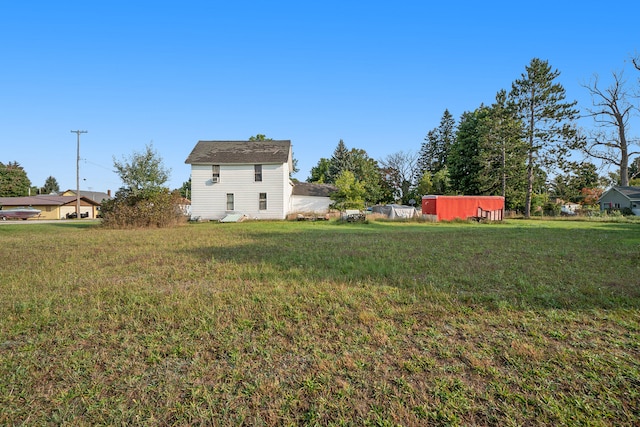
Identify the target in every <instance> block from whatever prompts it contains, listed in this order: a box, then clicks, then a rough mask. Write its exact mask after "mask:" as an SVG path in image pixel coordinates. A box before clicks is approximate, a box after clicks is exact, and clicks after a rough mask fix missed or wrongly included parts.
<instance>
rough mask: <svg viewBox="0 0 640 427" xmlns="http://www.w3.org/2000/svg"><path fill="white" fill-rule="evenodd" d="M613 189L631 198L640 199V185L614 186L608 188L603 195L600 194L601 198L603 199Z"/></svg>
mask: <svg viewBox="0 0 640 427" xmlns="http://www.w3.org/2000/svg"><path fill="white" fill-rule="evenodd" d="M611 191H617V192H618V193H620V194H622V195H623V196H624V197H626V198H627V199H629V200H640V187H620V186H618V187H612V188H610V189H609V190H607V191H606V192H605V193H604V194H603V195H602V196H600V200H602V199H603V198H604V197H605V196H606V195H607V194H609V193H610V192H611Z"/></svg>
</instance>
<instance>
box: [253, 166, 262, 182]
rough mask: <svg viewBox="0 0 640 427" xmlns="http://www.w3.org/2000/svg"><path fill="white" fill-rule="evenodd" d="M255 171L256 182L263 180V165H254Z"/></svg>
mask: <svg viewBox="0 0 640 427" xmlns="http://www.w3.org/2000/svg"><path fill="white" fill-rule="evenodd" d="M253 173H254V176H255V180H256V182H261V181H262V165H254V166H253Z"/></svg>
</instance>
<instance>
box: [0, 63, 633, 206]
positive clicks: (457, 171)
mask: <svg viewBox="0 0 640 427" xmlns="http://www.w3.org/2000/svg"><path fill="white" fill-rule="evenodd" d="M631 63H632V65H633V68H634V69H635V70H637V71H640V57H638V58H631ZM559 75H560V72H559V71H558V70H554V69H553V68H552V67H551V65H550V64H549V63H548V61H545V60H541V59H538V58H534V59H532V60H531V62H530V63H529V64H528V65H527V66H526V67H525V71H524V72H523V73H522V74H521V76H520V77H519V78H517V79H516V80H514V82H513V83H512V84H511V88H510V90H509V91H507V90H505V89H501V90H499V91H498V92H497V93H496V96H495V99H494V100H493V102H492V103H491V104H488V105H484V104H482V105H480V106H479V107H477V108H476V109H475V110H473V111H466V112H464V113H462V115H461V116H460V118H459V119H458V120H457V121H456V119H455V118H454V117H453V115H452V114H451V113H450V112H449V110H448V109H445V111H444V112H443V114H442V117H441V119H440V122H439V125H438V126H436V127H435V128H434V129H431V130H429V131H428V132H427V134H426V136H425V138H424V140H423V142H422V143H421V145H420V147H419V149H418V150H417V151H415V152H413V151H410V152H404V151H399V152H396V153H393V154H389V155H387V156H386V157H385V158H383V159H380V160H375V159H373V158H371V157H369V155H368V154H367V152H366V151H365V150H364V149H360V148H351V149H348V148H347V146H346V144H345V143H344V141H343V140H340V141H339V142H338V145H337V147H336V148H335V150H334V152H333V155H332V157H331V158H321V159H320V160H319V161H318V163H317V165H316V166H314V167H313V168H312V169H311V173H310V176H309V177H308V178H307V181H308V182H315V183H330V184H334V185H335V186H336V188H337V191H336V192H335V193H334V194H333V195H332V198H333V200H334V207H336V208H338V209H348V208H362V207H364V206H370V205H374V204H379V203H392V202H399V203H403V204H409V205H414V204H416V205H417V204H419V203H420V200H421V197H422V196H423V195H425V194H465V195H500V196H503V197H505V202H506V207H507V209H510V210H515V211H519V212H522V213H524V215H525V216H527V217H528V216H530V215H531V214H532V211H534V212H535V211H536V210H539V209H540V208H541V207H542V206H543V205H545V203H547V202H548V201H549V200H550V198H558V199H562V200H563V201H567V202H578V203H583V204H593V203H596V202H597V200H598V196H599V194H601V192H602V190H603V188H605V187H608V186H610V185H622V186H628V185H640V157H635V158H634V157H633V156H638V155H639V154H640V151H639V150H638V141H637V139H634V138H632V137H630V136H629V135H628V132H629V120H630V118H631V117H632V116H634V115H636V114H637V113H638V107H637V105H636V104H634V103H633V101H634V99H635V100H637V97H638V90H637V89H638V88H635V89H636V91H635V92H634V91H633V90H632V89H631V88H630V87H629V85H628V82H627V80H626V78H625V76H624V73H623V72H622V71H619V72H613V73H612V75H611V83H610V84H609V85H608V86H606V85H605V86H603V85H602V83H601V80H600V78H599V76H597V75H594V76H593V78H592V79H591V80H590V81H589V82H588V83H585V84H583V87H584V88H585V89H586V90H587V91H588V92H589V94H590V95H591V99H592V103H591V104H592V105H591V106H590V107H588V108H586V109H585V112H583V114H582V116H581V115H580V111H579V110H578V109H577V108H576V106H577V102H576V101H569V100H567V99H566V92H565V89H564V87H563V86H562V85H561V84H560V83H558V82H557V78H558V76H559ZM580 117H590V118H591V119H592V120H593V123H594V126H593V128H592V130H590V131H588V132H587V131H583V130H581V129H580V128H579V127H578V125H577V120H578V119H579V118H580ZM250 140H252V141H261V140H268V138H266V136H265V135H262V134H258V135H256V136H252V137H251V138H250ZM576 153H579V154H580V155H581V156H582V157H581V160H578V161H576V160H575V157H573V156H572V155H575V154H576ZM135 156H137V157H135ZM156 156H157V154H156V153H155V152H154V151H153V150H152V148H151V147H147V150H146V152H145V153H137V154H135V155H134V159H132V160H136V161H134V162H132V163H131V164H126V165H125V166H124V169H123V164H122V163H118V162H117V161H115V160H114V166H115V168H116V171H117V172H118V174H119V175H120V176H121V178H122V179H123V182H125V184H127V183H128V182H129V181H131V180H129V181H127V179H129V178H131V179H133V182H135V183H139V182H143V181H144V180H143V178H144V177H142V178H141V177H139V176H137V177H133V178H132V177H129V176H128V175H127V174H129V173H131V172H134V171H135V172H140V171H139V170H136V167H135V166H136V164H137V162H142V160H145V161H146V162H147V163H150V164H151V163H154V161H155V160H157V159H156ZM591 159H595V160H599V161H601V162H602V164H603V165H605V166H606V165H613V166H615V167H616V172H613V173H609V176H607V177H602V176H600V175H599V174H598V168H597V167H596V165H595V164H594V163H592V162H591V161H590V160H591ZM142 163H143V165H141V167H140V169H141V170H142V171H144V173H151V172H150V170H151V171H152V172H154V173H156V172H162V171H163V169H162V168H163V167H162V165H161V163H160V164H155V165H153V164H152V165H151V166H153V167H151V168H150V170H147V169H148V168H145V167H142V166H144V162H142ZM147 166H149V165H147ZM296 170H297V162H295V160H294V171H296ZM160 175H161V176H160V177H158V176H153V177H150V180H151V181H150V182H152V183H153V185H152V186H151V187H154V188H155V187H156V186H157V185H159V181H160V184H161V183H164V182H166V180H167V179H166V178H167V177H166V176H165V175H162V174H160ZM159 178H162V179H159ZM140 180H142V181H140ZM129 184H131V183H130V182H129ZM136 185H137V184H136ZM143 187H144V186H143ZM136 188H137V187H136V186H127V185H125V187H123V189H121V190H123V192H122V194H121V195H124V194H125V193H126V194H127V195H131V194H133V193H135V191H134V190H136ZM189 190H190V181H187V182H185V183H184V184H183V186H182V188H181V189H179V193H181V194H182V196H183V197H184V196H188V194H189ZM58 191H59V186H58V183H57V181H56V180H55V178H54V177H52V176H50V177H48V178H47V180H46V182H45V183H44V185H43V186H42V187H36V186H33V185H32V184H31V182H30V181H29V179H28V178H27V174H26V172H25V171H24V169H23V168H22V167H21V166H20V165H19V164H18V163H17V162H9V163H7V164H6V165H5V164H3V163H0V197H11V196H24V195H28V194H37V193H40V194H49V193H53V192H58ZM129 193H131V194H129ZM136 197H137V195H136Z"/></svg>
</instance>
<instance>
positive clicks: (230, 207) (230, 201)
mask: <svg viewBox="0 0 640 427" xmlns="http://www.w3.org/2000/svg"><path fill="white" fill-rule="evenodd" d="M227 210H228V211H232V210H233V193H227Z"/></svg>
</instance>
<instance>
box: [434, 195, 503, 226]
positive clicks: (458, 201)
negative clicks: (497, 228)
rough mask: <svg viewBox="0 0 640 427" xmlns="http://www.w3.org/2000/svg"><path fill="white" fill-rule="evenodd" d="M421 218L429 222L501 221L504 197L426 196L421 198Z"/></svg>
mask: <svg viewBox="0 0 640 427" xmlns="http://www.w3.org/2000/svg"><path fill="white" fill-rule="evenodd" d="M422 216H423V217H425V218H426V219H428V220H430V221H451V220H454V219H470V218H471V219H477V220H480V219H487V220H491V221H502V219H503V218H504V197H502V196H439V195H427V196H423V197H422Z"/></svg>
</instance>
